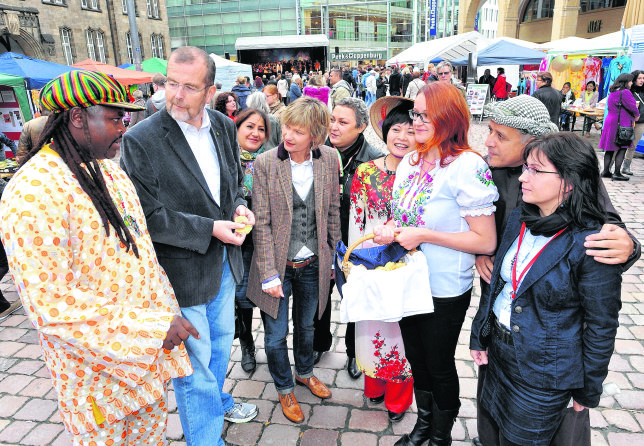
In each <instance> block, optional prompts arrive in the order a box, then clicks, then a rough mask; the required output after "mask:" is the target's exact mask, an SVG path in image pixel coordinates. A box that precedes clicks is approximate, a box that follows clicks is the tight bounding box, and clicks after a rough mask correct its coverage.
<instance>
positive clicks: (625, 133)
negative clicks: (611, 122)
mask: <svg viewBox="0 0 644 446" xmlns="http://www.w3.org/2000/svg"><path fill="white" fill-rule="evenodd" d="M623 94H624V90H622V91H621V92H620V94H619V102H618V103H617V132H616V133H615V145H616V146H617V147H624V146H630V145H631V144H632V143H633V139H635V129H634V128H633V126H632V125H631V126H628V127H625V126H623V125H620V124H619V123H620V120H621V117H622V95H623ZM626 111H627V112H628V114H629V115H630V114H631V112H630V111H629V110H626ZM631 116H632V115H631Z"/></svg>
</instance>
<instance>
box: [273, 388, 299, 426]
mask: <svg viewBox="0 0 644 446" xmlns="http://www.w3.org/2000/svg"><path fill="white" fill-rule="evenodd" d="M279 397H280V404H281V405H282V412H284V416H285V417H286V418H288V419H289V420H291V421H292V422H293V423H301V422H302V421H304V414H303V413H302V409H301V408H300V405H299V404H298V402H297V400H296V399H295V395H294V394H293V392H291V393H289V394H288V395H282V394H279Z"/></svg>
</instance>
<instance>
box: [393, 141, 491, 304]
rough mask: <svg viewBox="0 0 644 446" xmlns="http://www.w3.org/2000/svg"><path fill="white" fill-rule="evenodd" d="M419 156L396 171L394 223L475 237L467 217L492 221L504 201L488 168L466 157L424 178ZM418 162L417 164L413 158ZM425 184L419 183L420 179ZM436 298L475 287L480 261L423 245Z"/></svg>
mask: <svg viewBox="0 0 644 446" xmlns="http://www.w3.org/2000/svg"><path fill="white" fill-rule="evenodd" d="M417 156H418V155H417V154H416V152H411V153H408V154H407V155H405V157H404V158H403V159H402V161H401V162H400V165H399V166H398V169H397V170H396V181H395V183H394V188H393V196H392V214H393V215H392V217H393V219H394V222H395V224H396V226H398V227H420V228H427V229H432V230H434V231H440V232H448V233H456V232H466V231H469V229H470V227H469V225H468V224H467V221H466V220H465V217H478V216H481V215H492V214H493V213H494V211H495V210H496V207H495V206H494V204H493V203H494V202H495V201H496V200H497V199H498V198H499V194H498V192H497V189H496V186H495V185H494V182H493V181H492V173H491V172H490V169H489V168H488V165H487V164H486V163H485V161H483V158H481V157H480V156H479V155H477V154H476V153H472V152H465V153H463V154H461V155H460V156H458V157H457V158H456V159H455V160H453V161H452V162H451V163H449V164H448V165H447V166H445V167H440V165H439V163H437V164H436V166H435V167H434V168H433V169H432V170H430V171H429V172H427V173H425V172H421V169H420V167H421V163H419V164H418V165H416V166H413V165H412V164H411V162H412V160H413V159H416V158H417ZM412 157H414V158H412ZM421 175H422V176H423V177H424V178H423V180H422V181H420V183H419V182H418V177H419V176H421ZM420 249H421V250H422V251H423V253H424V254H425V257H426V258H427V266H428V267H429V282H430V285H431V289H432V294H433V296H434V297H454V296H459V295H461V294H463V293H464V292H466V291H467V290H468V289H470V288H471V287H472V282H473V276H472V267H473V266H474V260H475V256H474V254H469V253H466V252H462V251H456V250H454V249H450V248H445V247H443V246H438V245H433V244H430V243H422V244H421V245H420Z"/></svg>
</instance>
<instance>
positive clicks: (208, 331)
mask: <svg viewBox="0 0 644 446" xmlns="http://www.w3.org/2000/svg"><path fill="white" fill-rule="evenodd" d="M234 312H235V281H234V279H233V275H232V273H231V272H230V266H229V265H228V259H227V256H226V250H224V258H223V272H222V275H221V285H220V287H219V293H217V295H216V296H215V297H214V298H213V299H212V300H211V301H210V302H208V303H206V304H203V305H195V306H193V307H186V308H182V309H181V314H182V316H183V317H185V318H186V319H188V320H189V321H190V322H191V323H192V325H194V326H195V328H196V329H197V330H198V331H199V335H200V339H195V338H193V337H192V336H191V337H190V338H188V340H186V341H184V344H185V346H186V350H187V352H188V356H189V357H190V362H191V363H192V368H193V370H194V373H193V374H192V375H190V376H186V377H184V378H176V379H173V380H172V383H173V385H174V391H175V396H176V398H177V407H178V408H179V418H180V419H181V427H182V428H183V433H184V435H185V437H186V442H187V443H188V445H189V446H215V445H217V446H224V441H223V440H222V439H221V432H222V430H223V427H224V414H225V413H226V412H228V411H229V410H230V409H232V408H233V406H234V404H235V403H234V401H233V397H232V396H230V395H229V394H227V393H224V392H223V391H222V388H223V385H224V380H225V378H226V371H227V369H228V361H229V360H230V350H231V348H232V345H233V335H234V334H235V313H234Z"/></svg>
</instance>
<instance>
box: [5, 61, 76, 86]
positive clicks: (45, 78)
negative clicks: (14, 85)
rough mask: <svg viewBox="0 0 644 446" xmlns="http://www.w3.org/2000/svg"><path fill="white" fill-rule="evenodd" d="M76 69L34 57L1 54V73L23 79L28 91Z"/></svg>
mask: <svg viewBox="0 0 644 446" xmlns="http://www.w3.org/2000/svg"><path fill="white" fill-rule="evenodd" d="M73 69H74V68H72V67H70V66H68V65H61V64H57V63H53V62H47V61H45V60H40V59H34V58H33V57H28V56H25V55H24V54H17V53H11V52H7V53H4V54H0V73H5V74H12V75H14V76H19V77H21V78H23V79H24V80H25V81H26V83H27V85H26V87H27V89H28V90H36V89H40V88H42V87H43V86H44V85H45V84H46V83H47V82H49V81H50V80H52V79H54V78H56V77H58V76H60V75H61V74H63V73H66V72H68V71H70V70H73Z"/></svg>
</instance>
